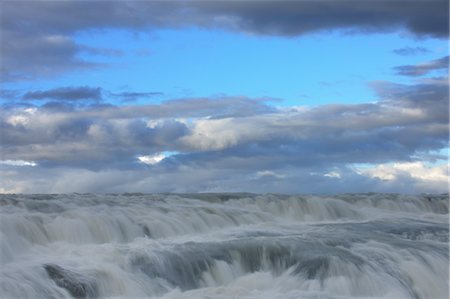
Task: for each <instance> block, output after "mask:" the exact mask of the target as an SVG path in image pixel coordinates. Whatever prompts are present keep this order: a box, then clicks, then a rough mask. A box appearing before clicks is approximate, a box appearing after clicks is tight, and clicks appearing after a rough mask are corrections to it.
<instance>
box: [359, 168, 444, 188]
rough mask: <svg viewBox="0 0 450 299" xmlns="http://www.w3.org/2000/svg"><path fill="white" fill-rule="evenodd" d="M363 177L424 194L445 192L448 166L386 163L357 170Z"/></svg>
mask: <svg viewBox="0 0 450 299" xmlns="http://www.w3.org/2000/svg"><path fill="white" fill-rule="evenodd" d="M357 172H359V173H360V174H362V175H364V176H368V177H371V178H377V179H380V180H382V181H385V182H388V184H390V185H397V186H403V187H406V186H407V185H409V186H410V187H411V188H412V189H418V190H421V191H422V192H424V190H426V191H428V192H435V190H447V189H448V181H449V178H450V177H449V172H448V165H446V164H444V165H438V166H427V165H425V164H424V163H422V162H403V163H387V164H380V165H374V166H373V167H369V168H367V167H364V168H362V169H357Z"/></svg>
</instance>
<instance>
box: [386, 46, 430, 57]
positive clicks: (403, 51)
mask: <svg viewBox="0 0 450 299" xmlns="http://www.w3.org/2000/svg"><path fill="white" fill-rule="evenodd" d="M392 52H393V53H395V54H397V55H400V56H412V55H419V54H427V53H430V52H431V51H430V50H428V49H427V48H424V47H405V48H399V49H394V50H393V51H392Z"/></svg>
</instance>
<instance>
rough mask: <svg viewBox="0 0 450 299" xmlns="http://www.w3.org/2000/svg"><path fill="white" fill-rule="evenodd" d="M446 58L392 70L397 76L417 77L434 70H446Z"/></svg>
mask: <svg viewBox="0 0 450 299" xmlns="http://www.w3.org/2000/svg"><path fill="white" fill-rule="evenodd" d="M448 66H449V65H448V56H445V57H442V58H440V59H436V60H432V61H428V62H425V63H422V64H416V65H402V66H397V67H395V68H394V69H395V70H396V71H397V73H398V74H399V75H403V76H411V77H418V76H423V75H427V74H428V73H430V72H432V71H435V70H448Z"/></svg>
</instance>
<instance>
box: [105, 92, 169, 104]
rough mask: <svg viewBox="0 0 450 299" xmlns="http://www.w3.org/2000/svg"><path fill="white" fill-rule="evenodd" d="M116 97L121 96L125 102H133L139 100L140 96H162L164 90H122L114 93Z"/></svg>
mask: <svg viewBox="0 0 450 299" xmlns="http://www.w3.org/2000/svg"><path fill="white" fill-rule="evenodd" d="M112 95H113V96H114V97H117V98H119V99H120V100H121V101H123V102H133V101H137V100H138V99H140V98H153V97H157V96H162V95H163V93H162V92H155V91H153V92H129V91H128V92H127V91H125V92H120V93H112Z"/></svg>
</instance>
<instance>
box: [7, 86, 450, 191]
mask: <svg viewBox="0 0 450 299" xmlns="http://www.w3.org/2000/svg"><path fill="white" fill-rule="evenodd" d="M372 86H373V88H374V89H375V91H376V92H377V94H378V97H379V100H378V102H375V103H367V104H354V105H324V106H317V107H302V108H301V109H299V108H296V109H289V108H280V109H277V108H274V107H271V106H268V105H267V101H268V100H270V99H251V98H244V97H238V98H236V97H222V98H212V99H211V98H210V99H208V98H199V99H183V100H172V101H166V102H162V103H160V104H153V105H129V106H113V107H102V108H95V109H94V108H91V107H73V109H72V110H71V111H67V110H58V109H48V108H47V107H32V108H20V107H9V108H8V107H7V108H4V109H2V111H1V118H0V119H1V122H0V129H1V131H2V159H4V160H10V161H34V163H36V164H37V166H36V167H32V168H30V167H28V168H27V170H26V171H27V173H26V174H25V171H21V170H20V169H17V167H15V168H13V166H11V165H4V166H5V167H6V168H7V171H6V172H7V173H9V174H10V175H8V176H7V178H5V180H4V181H5V183H3V182H2V184H3V185H2V186H1V188H3V189H4V190H13V189H14V190H16V189H17V188H19V187H17V186H19V185H20V186H28V187H26V188H25V189H23V190H29V191H31V190H35V192H38V191H39V190H47V191H46V192H48V190H53V191H55V192H56V191H58V192H60V191H65V192H69V191H83V192H88V191H98V192H119V191H130V190H133V191H143V192H144V191H145V192H157V191H158V192H159V191H161V192H175V191H176V192H188V191H191V192H193V191H211V192H212V191H225V190H227V191H242V190H244V191H257V192H324V191H327V192H328V191H329V192H340V191H345V192H347V191H351V190H349V189H348V188H350V189H352V190H353V191H355V192H356V191H367V190H375V191H396V190H397V191H410V190H409V189H408V188H407V183H411V184H413V185H414V186H417V189H415V190H418V191H420V190H430V188H429V187H427V185H426V184H425V183H421V182H425V181H426V179H425V178H423V177H418V176H416V175H413V174H412V173H413V171H415V172H414V173H416V174H417V173H419V172H420V171H422V170H421V169H419V168H417V169H418V170H417V171H416V170H415V169H412V168H411V169H412V170H411V175H409V176H406V175H405V174H403V172H405V171H406V172H408V171H409V170H408V169H407V168H402V169H400V168H398V167H397V168H395V167H394V170H395V171H396V172H389V171H391V170H389V171H387V170H385V169H383V168H382V167H381V166H380V167H381V168H374V169H377V170H378V171H381V170H383V171H385V173H388V174H389V173H393V174H394V175H395V176H396V180H394V181H392V180H391V181H383V180H382V179H381V178H380V176H375V175H369V174H368V172H367V173H362V172H361V171H359V172H358V171H357V170H355V169H354V168H352V165H355V164H361V163H366V164H367V163H368V164H372V165H391V164H390V163H394V162H395V163H400V164H399V165H408V164H407V163H416V162H420V163H425V160H420V159H421V158H420V157H422V158H426V153H432V152H436V151H438V150H440V149H442V148H445V147H446V146H447V144H448V129H449V126H448V83H447V80H446V78H440V79H439V78H436V79H433V80H430V79H427V80H425V81H419V82H418V84H415V85H404V84H394V83H391V82H375V83H373V85H372ZM165 152H172V153H175V154H171V155H170V156H169V155H164V158H163V157H162V156H161V154H160V153H165ZM139 157H140V158H141V159H139ZM433 159H434V158H433ZM405 163H406V164H405ZM424 167H425V166H424ZM423 170H424V171H427V169H426V168H424V169H423ZM402 171H403V172H402ZM121 174H122V177H123V178H122V179H120V177H121ZM94 177H98V180H94V179H93V178H94ZM15 181H17V184H16V185H17V186H16V185H15V184H14V182H15ZM24 181H26V182H27V183H23V182H24ZM434 181H436V180H434ZM6 182H9V183H6ZM392 182H401V184H400V183H399V184H397V185H396V184H394V183H392ZM436 182H437V181H436ZM22 183H23V184H22ZM327 186H328V187H327ZM348 186H351V187H348ZM396 186H399V187H398V188H397V189H396ZM429 186H435V187H436V189H435V190H442V184H441V183H436V184H434V183H433V184H429ZM16 187H17V188H16ZM21 188H22V187H21ZM45 188H47V189H45ZM64 188H67V190H64ZM346 188H347V189H346Z"/></svg>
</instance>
